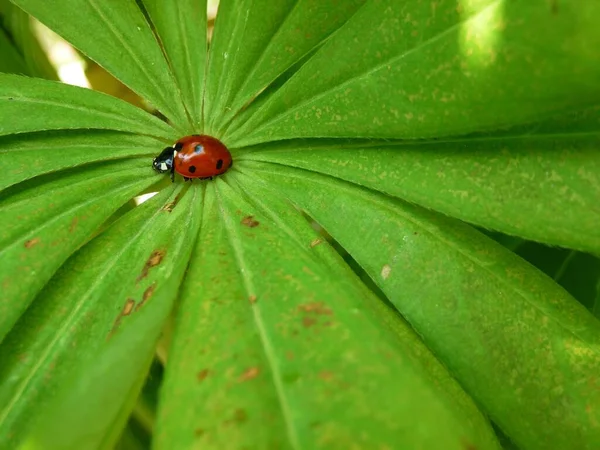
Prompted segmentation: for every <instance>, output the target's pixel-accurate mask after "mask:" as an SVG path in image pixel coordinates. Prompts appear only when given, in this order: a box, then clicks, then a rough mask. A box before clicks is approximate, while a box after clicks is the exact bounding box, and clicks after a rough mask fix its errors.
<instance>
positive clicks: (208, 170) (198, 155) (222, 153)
mask: <svg viewBox="0 0 600 450" xmlns="http://www.w3.org/2000/svg"><path fill="white" fill-rule="evenodd" d="M174 148H175V158H174V164H175V172H177V173H179V174H180V175H183V176H184V177H186V178H210V177H214V176H215V175H221V174H222V173H225V172H227V169H229V168H230V167H231V163H232V160H231V153H229V150H227V147H225V145H223V143H222V142H221V141H219V140H218V139H215V138H213V137H210V136H205V135H193V136H186V137H183V138H181V139H179V140H178V141H177V143H176V144H175V146H174Z"/></svg>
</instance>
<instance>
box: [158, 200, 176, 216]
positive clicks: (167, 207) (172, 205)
mask: <svg viewBox="0 0 600 450" xmlns="http://www.w3.org/2000/svg"><path fill="white" fill-rule="evenodd" d="M176 204H177V203H175V202H169V203H167V204H166V205H165V206H163V207H162V210H163V211H166V212H169V213H170V212H171V211H173V208H175V205H176Z"/></svg>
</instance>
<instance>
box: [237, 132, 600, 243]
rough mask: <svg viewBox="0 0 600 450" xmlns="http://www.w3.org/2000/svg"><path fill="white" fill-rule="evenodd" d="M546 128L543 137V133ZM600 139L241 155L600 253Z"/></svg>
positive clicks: (306, 146) (288, 147)
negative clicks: (321, 175)
mask: <svg viewBox="0 0 600 450" xmlns="http://www.w3.org/2000/svg"><path fill="white" fill-rule="evenodd" d="M540 132H541V131H540ZM599 145H600V133H599V132H597V131H596V132H594V133H587V132H583V133H567V134H558V135H550V134H526V135H515V136H506V137H482V138H479V139H464V140H456V141H447V142H426V143H406V144H386V143H337V142H328V143H327V142H326V143H322V144H321V143H315V144H311V143H306V142H291V143H274V144H272V145H269V146H258V147H257V148H256V151H255V152H252V153H248V154H246V153H244V154H243V155H241V156H240V157H239V158H238V159H236V163H237V162H238V161H240V160H244V159H251V160H261V161H270V162H275V163H278V164H285V165H290V166H295V167H301V168H304V169H309V170H311V171H318V172H323V173H326V174H329V175H332V176H335V177H338V178H342V179H344V180H348V181H351V182H353V183H356V184H360V185H363V186H366V187H369V188H372V189H376V190H378V191H381V192H385V193H386V194H390V195H392V196H394V197H399V198H402V199H404V200H407V201H409V202H411V203H416V204H419V205H421V206H424V207H426V208H430V209H434V210H437V211H440V212H443V213H444V214H447V215H449V216H452V217H457V218H459V219H462V220H465V221H468V222H471V223H474V224H476V225H480V226H482V227H485V228H488V229H492V230H498V231H501V232H503V233H506V234H511V235H517V236H521V237H524V238H526V239H530V240H535V241H540V242H545V243H548V244H551V245H560V246H564V247H569V248H574V249H579V250H584V251H590V252H598V253H600V227H599V226H598V224H599V223H600V209H598V208H597V207H596V205H597V204H598V199H599V198H600V153H598V146H599Z"/></svg>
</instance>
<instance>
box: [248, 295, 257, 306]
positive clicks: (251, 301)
mask: <svg viewBox="0 0 600 450" xmlns="http://www.w3.org/2000/svg"><path fill="white" fill-rule="evenodd" d="M248 301H249V302H250V303H251V304H253V305H254V304H255V303H256V295H251V296H250V297H248Z"/></svg>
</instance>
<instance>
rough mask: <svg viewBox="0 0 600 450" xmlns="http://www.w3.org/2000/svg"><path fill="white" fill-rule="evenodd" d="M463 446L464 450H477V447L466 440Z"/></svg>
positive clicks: (463, 441)
mask: <svg viewBox="0 0 600 450" xmlns="http://www.w3.org/2000/svg"><path fill="white" fill-rule="evenodd" d="M462 445H463V448H464V450H477V447H475V446H474V445H473V444H471V443H470V442H469V441H467V440H466V439H463V440H462Z"/></svg>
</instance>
